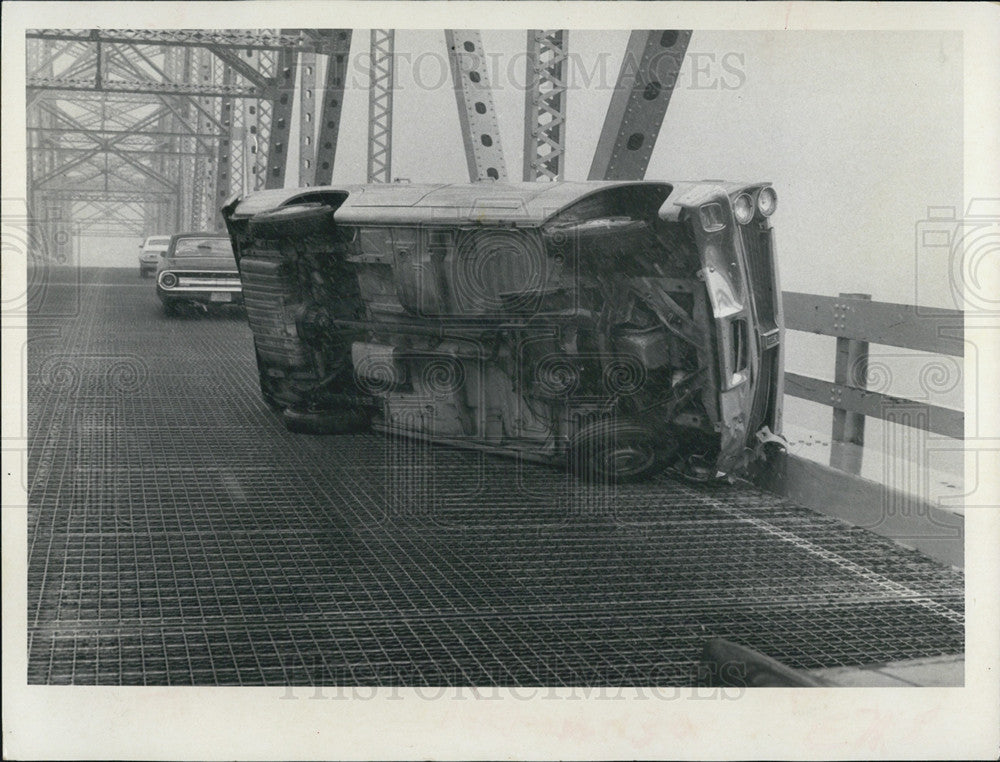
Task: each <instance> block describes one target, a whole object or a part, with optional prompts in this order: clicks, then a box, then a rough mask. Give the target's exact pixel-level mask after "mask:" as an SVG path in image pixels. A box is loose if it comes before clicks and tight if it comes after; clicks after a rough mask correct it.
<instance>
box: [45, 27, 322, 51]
mask: <svg viewBox="0 0 1000 762" xmlns="http://www.w3.org/2000/svg"><path fill="white" fill-rule="evenodd" d="M312 31H313V30H305V29H303V30H296V32H297V33H295V34H286V33H283V32H281V31H275V30H273V29H30V30H28V32H27V33H26V34H25V37H27V38H28V39H34V40H72V41H77V42H110V43H118V42H126V43H136V44H142V45H169V46H184V47H206V46H208V45H213V46H216V47H225V48H236V49H239V50H275V51H278V50H289V49H294V50H311V51H322V50H323V45H324V43H323V42H322V41H320V40H317V39H316V38H315V37H313V35H312V34H311V32H312Z"/></svg>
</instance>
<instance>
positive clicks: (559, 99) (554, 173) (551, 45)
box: [523, 29, 569, 181]
mask: <svg viewBox="0 0 1000 762" xmlns="http://www.w3.org/2000/svg"><path fill="white" fill-rule="evenodd" d="M568 53H569V32H568V31H567V30H565V29H529V30H528V64H527V69H528V70H527V75H526V76H525V83H526V87H525V92H524V174H523V178H524V179H525V180H527V181H532V180H562V179H563V174H564V171H565V170H564V162H565V158H566V73H567V72H566V69H567V64H566V57H567V55H568Z"/></svg>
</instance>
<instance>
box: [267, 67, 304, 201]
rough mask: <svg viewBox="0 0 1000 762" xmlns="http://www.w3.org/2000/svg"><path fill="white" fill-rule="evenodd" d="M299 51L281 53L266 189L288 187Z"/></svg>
mask: <svg viewBox="0 0 1000 762" xmlns="http://www.w3.org/2000/svg"><path fill="white" fill-rule="evenodd" d="M296 64H297V54H296V52H295V51H294V50H281V51H278V53H277V67H278V77H277V79H278V82H279V84H278V92H277V97H276V98H275V99H274V102H273V104H272V106H271V129H270V133H269V135H268V142H267V174H266V179H265V180H264V187H265V188H283V187H285V170H286V166H287V164H288V141H289V138H290V137H291V126H292V106H293V104H294V101H295V80H296Z"/></svg>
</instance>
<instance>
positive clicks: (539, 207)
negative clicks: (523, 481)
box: [223, 182, 781, 480]
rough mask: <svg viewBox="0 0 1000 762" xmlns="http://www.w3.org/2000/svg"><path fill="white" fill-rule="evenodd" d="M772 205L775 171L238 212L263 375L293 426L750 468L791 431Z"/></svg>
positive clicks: (555, 458) (631, 469)
mask: <svg viewBox="0 0 1000 762" xmlns="http://www.w3.org/2000/svg"><path fill="white" fill-rule="evenodd" d="M747 200H749V201H750V203H751V204H752V205H753V209H751V214H750V216H749V218H747V219H746V221H743V220H742V219H741V218H740V217H739V215H741V214H742V215H743V216H746V215H745V212H746V209H745V208H744V206H745V204H746V202H747ZM770 201H773V191H771V190H770V189H769V188H768V187H767V186H762V185H756V186H733V187H724V186H717V185H712V184H677V185H672V184H667V183H652V182H641V183H555V184H550V185H548V186H544V185H537V184H523V185H503V184H490V185H484V184H480V185H446V186H417V185H385V186H356V187H352V188H318V189H302V190H299V191H264V192H262V193H258V194H253V195H251V196H249V197H247V198H246V199H243V200H236V201H233V202H232V203H230V204H228V205H227V206H226V207H225V208H224V210H223V214H224V217H225V219H226V224H227V226H228V229H229V233H230V236H231V238H232V240H233V245H234V249H235V251H236V256H237V259H238V262H239V267H240V275H241V279H242V283H243V295H244V302H245V304H246V309H247V315H248V318H249V321H250V326H251V328H252V330H253V335H254V343H255V348H256V354H257V362H258V368H259V371H260V383H261V391H262V393H263V396H264V398H265V400H267V402H268V403H269V404H271V405H272V406H274V407H275V408H278V409H281V410H282V411H283V415H284V417H285V420H286V422H287V423H288V425H289V426H290V427H291V428H294V429H297V430H301V431H316V432H331V433H335V432H349V431H359V430H364V429H367V428H369V427H372V428H376V429H379V430H383V431H391V432H395V433H400V434H403V435H406V436H411V437H419V438H426V439H428V440H431V441H435V442H441V443H446V444H451V445H457V446H462V447H471V448H476V449H480V450H485V451H488V452H494V453H497V454H506V455H515V456H518V457H522V458H525V459H529V460H535V461H541V462H547V463H559V464H568V465H569V466H570V467H571V468H573V469H574V470H576V471H578V472H580V473H582V474H585V475H590V476H598V477H601V478H613V479H618V480H628V479H640V478H644V477H647V476H649V475H651V474H652V473H654V472H655V471H657V470H658V469H661V468H663V467H666V466H671V467H673V468H674V469H676V470H677V471H679V472H681V473H682V474H685V475H686V476H689V477H691V478H711V477H714V476H716V475H718V474H719V473H720V472H735V471H739V470H741V469H743V468H745V467H746V465H747V464H748V463H749V462H750V461H751V460H753V459H754V457H756V455H759V453H760V452H761V451H762V449H763V446H764V445H763V444H762V442H761V441H760V440H759V437H764V439H767V441H773V440H772V439H771V435H770V432H773V431H777V430H778V426H779V424H780V400H781V397H780V387H779V385H780V376H781V373H780V370H781V355H780V352H781V333H780V332H781V318H780V309H779V307H778V301H777V295H778V294H779V293H780V292H779V291H778V287H777V280H776V274H775V269H774V259H773V246H772V242H771V240H770V225H769V223H768V221H767V217H768V216H769V214H770V211H772V210H773V203H772V204H771V205H770V207H768V206H767V203H765V202H770ZM750 257H755V258H756V259H755V261H753V262H749V261H748V258H750ZM765 432H766V433H765Z"/></svg>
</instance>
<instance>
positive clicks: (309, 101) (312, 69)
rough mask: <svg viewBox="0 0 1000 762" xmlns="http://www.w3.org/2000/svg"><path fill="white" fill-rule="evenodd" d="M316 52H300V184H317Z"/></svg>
mask: <svg viewBox="0 0 1000 762" xmlns="http://www.w3.org/2000/svg"><path fill="white" fill-rule="evenodd" d="M316 64H317V61H316V54H315V53H309V52H303V53H299V87H298V91H297V92H298V99H299V177H298V180H299V185H315V184H316V80H317V75H316Z"/></svg>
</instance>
